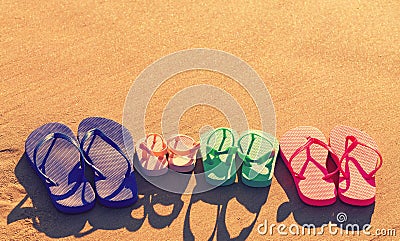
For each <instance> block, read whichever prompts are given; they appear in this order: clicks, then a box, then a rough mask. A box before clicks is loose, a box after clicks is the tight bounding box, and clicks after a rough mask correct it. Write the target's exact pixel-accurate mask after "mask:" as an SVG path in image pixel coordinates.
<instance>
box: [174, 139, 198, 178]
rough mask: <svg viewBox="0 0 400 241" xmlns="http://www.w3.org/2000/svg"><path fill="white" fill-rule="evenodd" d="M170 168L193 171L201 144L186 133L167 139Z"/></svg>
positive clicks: (179, 170) (178, 170)
mask: <svg viewBox="0 0 400 241" xmlns="http://www.w3.org/2000/svg"><path fill="white" fill-rule="evenodd" d="M167 146H168V165H169V169H171V170H174V171H177V172H191V171H193V169H194V166H195V163H196V154H197V150H198V149H199V148H200V144H198V143H196V141H195V140H193V138H191V137H190V136H186V135H175V136H172V137H171V138H169V139H168V140H167Z"/></svg>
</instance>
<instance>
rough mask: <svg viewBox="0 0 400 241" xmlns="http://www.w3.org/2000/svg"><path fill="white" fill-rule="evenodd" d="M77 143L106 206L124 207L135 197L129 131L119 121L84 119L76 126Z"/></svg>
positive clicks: (99, 118) (98, 193)
mask: <svg viewBox="0 0 400 241" xmlns="http://www.w3.org/2000/svg"><path fill="white" fill-rule="evenodd" d="M78 137H79V140H80V147H81V149H82V150H83V152H84V153H85V156H86V160H87V161H88V164H90V165H91V168H92V170H93V171H94V173H95V179H94V183H95V191H96V194H97V197H98V199H99V202H100V203H101V204H103V205H104V206H107V207H115V208H119V207H126V206H129V205H132V204H133V203H135V202H136V201H137V199H138V191H137V184H136V178H135V173H134V169H133V162H132V160H133V156H134V153H135V148H134V144H133V139H132V137H131V135H130V133H129V131H128V130H127V129H126V128H125V127H123V126H122V125H121V124H119V123H117V122H115V121H113V120H109V119H106V118H101V117H90V118H87V119H84V120H83V121H82V122H81V123H80V124H79V127H78Z"/></svg>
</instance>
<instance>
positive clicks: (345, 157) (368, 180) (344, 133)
mask: <svg viewBox="0 0 400 241" xmlns="http://www.w3.org/2000/svg"><path fill="white" fill-rule="evenodd" d="M329 142H330V146H331V147H332V149H333V151H334V152H335V153H336V154H337V155H338V156H339V157H341V158H340V165H339V166H340V169H341V172H340V176H339V187H338V196H339V198H340V199H341V200H342V201H343V202H345V203H348V204H351V205H355V206H368V205H370V204H372V203H374V202H375V194H376V183H375V173H376V172H377V171H378V169H379V168H380V167H381V166H382V155H381V154H380V152H379V151H378V145H377V144H376V142H375V141H374V140H373V139H372V138H371V137H370V136H369V135H368V134H366V133H365V132H362V131H360V130H357V129H355V128H352V127H349V126H337V127H335V128H333V130H332V131H331V133H330V137H329Z"/></svg>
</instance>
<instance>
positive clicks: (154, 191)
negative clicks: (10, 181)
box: [7, 154, 183, 238]
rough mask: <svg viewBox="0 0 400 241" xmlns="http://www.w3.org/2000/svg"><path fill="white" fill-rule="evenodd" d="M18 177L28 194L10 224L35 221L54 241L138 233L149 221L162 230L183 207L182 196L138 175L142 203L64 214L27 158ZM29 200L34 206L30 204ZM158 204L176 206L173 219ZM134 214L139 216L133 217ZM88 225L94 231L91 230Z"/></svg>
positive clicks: (172, 213)
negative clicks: (94, 234)
mask: <svg viewBox="0 0 400 241" xmlns="http://www.w3.org/2000/svg"><path fill="white" fill-rule="evenodd" d="M15 175H16V177H17V179H18V181H19V183H20V184H21V185H22V186H23V187H24V188H25V190H26V192H27V194H26V196H25V197H24V198H23V199H22V200H21V201H20V202H19V204H18V205H17V206H16V207H15V208H14V209H13V210H12V211H11V212H10V214H9V215H8V217H7V224H10V223H13V222H16V221H18V220H21V219H31V220H32V222H33V227H34V228H36V229H37V230H38V231H40V232H43V233H45V234H46V235H47V236H49V237H52V238H61V237H67V236H71V235H73V236H75V237H83V236H85V235H87V234H90V233H92V232H94V231H96V230H98V229H104V230H116V229H121V228H126V229H127V230H129V231H136V230H138V229H139V228H140V227H141V226H142V225H143V223H144V221H145V219H146V217H147V218H148V221H149V223H150V225H151V226H152V227H154V228H157V229H161V228H164V227H167V226H168V225H170V224H171V223H172V222H173V221H174V219H175V218H176V217H177V216H178V215H179V213H180V211H181V209H182V207H183V201H182V200H181V195H178V194H172V193H168V192H165V191H163V190H160V189H158V188H156V187H154V186H153V185H152V184H150V183H148V182H147V181H146V180H145V179H144V178H143V177H141V176H140V175H139V174H138V173H136V181H137V184H138V186H139V187H140V188H139V200H138V201H137V202H136V203H135V204H134V205H132V206H129V207H126V208H120V209H111V208H107V207H104V206H102V205H100V204H96V205H95V207H94V208H93V209H92V210H90V211H89V212H85V213H81V214H76V215H74V214H72V215H71V214H63V213H61V212H59V211H57V210H56V209H55V208H54V206H53V204H52V202H51V200H50V197H49V196H48V194H47V190H46V188H45V186H44V184H43V182H42V180H41V179H40V178H39V177H38V176H37V175H36V173H35V171H34V170H33V169H32V168H31V166H30V165H29V163H28V160H27V159H26V156H25V154H24V155H23V156H22V157H21V158H20V160H19V162H18V164H17V166H16V168H15ZM89 176H90V175H89ZM90 179H92V178H89V180H90ZM28 198H29V199H31V201H32V204H29V203H28V202H27V201H28ZM157 204H162V205H173V210H172V212H171V213H170V214H169V215H166V216H165V215H158V214H157V212H156V211H155V210H154V206H155V205H157ZM133 213H135V215H132V214H133ZM137 213H139V214H137ZM137 216H139V217H137ZM87 222H88V223H89V224H90V226H91V227H89V228H87V226H86V223H87ZM85 226H86V228H85Z"/></svg>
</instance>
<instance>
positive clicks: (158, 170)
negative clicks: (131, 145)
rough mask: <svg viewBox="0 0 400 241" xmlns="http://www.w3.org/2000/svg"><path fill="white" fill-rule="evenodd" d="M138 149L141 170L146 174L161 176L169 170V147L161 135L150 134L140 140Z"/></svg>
mask: <svg viewBox="0 0 400 241" xmlns="http://www.w3.org/2000/svg"><path fill="white" fill-rule="evenodd" d="M136 150H137V155H138V158H139V164H140V167H141V171H142V172H143V173H144V174H145V175H147V176H160V175H163V174H165V173H167V172H168V161H167V157H166V154H167V153H168V148H167V144H166V143H165V141H164V138H163V137H162V136H161V135H159V134H156V133H152V134H148V135H147V136H146V138H144V139H142V140H141V141H139V142H138V144H137V147H136Z"/></svg>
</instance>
